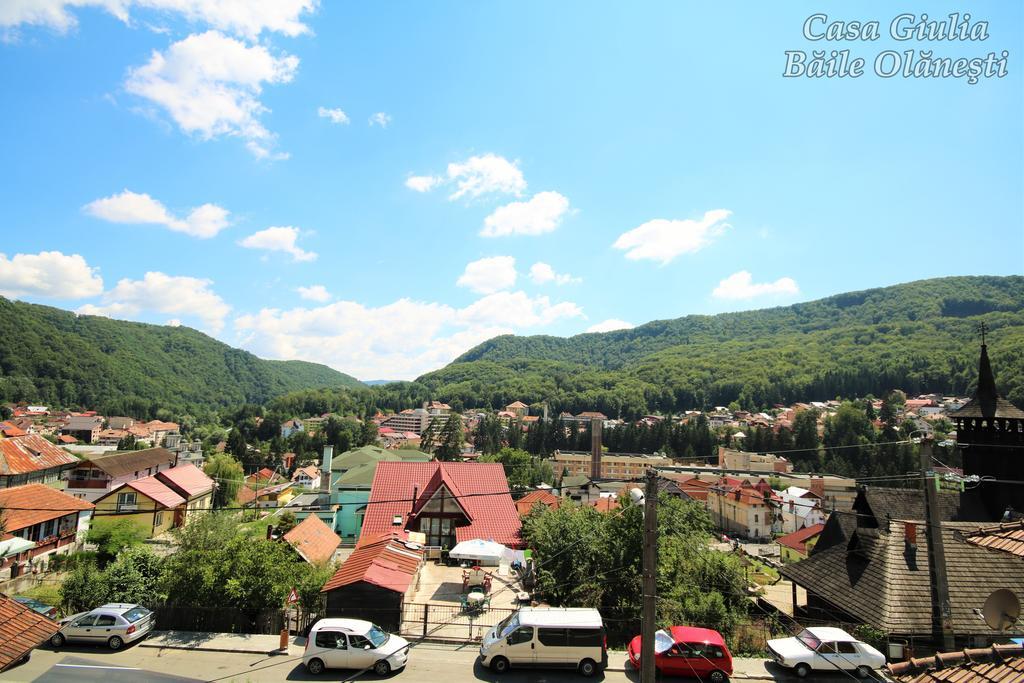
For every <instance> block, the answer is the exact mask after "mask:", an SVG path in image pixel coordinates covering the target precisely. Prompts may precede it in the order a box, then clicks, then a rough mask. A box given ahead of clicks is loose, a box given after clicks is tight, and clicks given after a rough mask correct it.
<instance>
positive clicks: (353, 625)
mask: <svg viewBox="0 0 1024 683" xmlns="http://www.w3.org/2000/svg"><path fill="white" fill-rule="evenodd" d="M408 658H409V641H407V640H406V639H405V638H402V637H400V636H394V635H391V634H390V633H387V632H386V631H384V630H383V629H381V628H380V627H379V626H377V625H376V624H373V623H371V622H369V621H363V620H361V619H321V620H320V621H318V622H316V623H315V624H313V628H311V629H310V631H309V639H308V640H307V641H306V651H305V653H304V654H303V655H302V663H303V664H305V665H306V669H307V670H308V671H309V673H311V674H314V675H316V674H320V673H323V671H324V670H325V669H364V670H369V669H373V672H374V673H375V674H377V675H378V676H387V675H388V674H390V673H391V672H392V671H397V670H399V669H402V668H404V667H405V663H406V661H407V660H408Z"/></svg>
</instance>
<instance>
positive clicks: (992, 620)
mask: <svg viewBox="0 0 1024 683" xmlns="http://www.w3.org/2000/svg"><path fill="white" fill-rule="evenodd" d="M981 614H982V616H983V617H984V618H985V623H986V624H988V625H989V627H991V628H992V629H993V630H996V631H1005V630H1006V629H1008V628H1010V627H1011V626H1013V625H1014V624H1015V623H1016V622H1017V618H1018V617H1019V616H1020V600H1018V599H1017V596H1016V595H1014V594H1013V592H1012V591H1009V590H1007V589H1005V588H1000V589H999V590H997V591H994V592H993V593H992V594H991V595H989V596H988V599H987V600H985V607H984V608H982V610H981Z"/></svg>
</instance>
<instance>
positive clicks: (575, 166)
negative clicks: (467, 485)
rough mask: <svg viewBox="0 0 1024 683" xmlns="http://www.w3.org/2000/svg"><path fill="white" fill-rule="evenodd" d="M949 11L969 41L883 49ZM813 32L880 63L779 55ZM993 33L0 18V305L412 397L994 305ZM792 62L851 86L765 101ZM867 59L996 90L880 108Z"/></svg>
mask: <svg viewBox="0 0 1024 683" xmlns="http://www.w3.org/2000/svg"><path fill="white" fill-rule="evenodd" d="M719 4H721V3H719ZM80 5H84V6H80ZM955 11H959V12H964V11H969V12H970V13H971V14H972V20H975V21H977V20H984V21H987V22H988V38H987V39H986V40H984V41H973V42H972V41H965V42H959V41H943V42H927V41H914V40H912V41H906V42H901V43H896V42H894V41H892V40H891V39H889V38H888V35H887V33H888V25H889V22H890V21H891V20H892V19H893V17H894V16H896V15H897V14H899V13H912V14H915V15H920V14H921V13H927V14H928V15H929V16H930V17H931V18H943V17H945V15H946V14H947V13H949V12H955ZM816 12H828V13H829V14H830V15H831V16H830V20H846V21H850V20H860V21H871V20H875V21H878V22H879V23H880V32H881V34H882V38H881V39H879V40H876V41H842V42H825V41H821V42H813V43H812V42H810V41H808V40H806V39H805V38H804V37H803V35H802V30H803V25H804V21H805V19H807V17H808V16H809V15H811V14H814V13H816ZM1022 27H1024V17H1022V6H1021V5H1020V3H996V2H992V3H974V4H970V5H968V4H966V3H964V4H943V3H927V4H921V3H913V4H906V5H901V6H899V7H893V6H892V5H891V3H857V4H850V5H849V6H848V9H843V8H842V6H840V5H838V4H835V3H827V4H824V3H823V4H803V5H801V4H798V3H779V4H777V5H772V6H769V4H768V3H758V4H756V5H755V4H754V3H744V4H742V5H741V4H734V5H727V6H723V7H718V6H714V7H712V6H710V4H703V5H697V4H695V3H694V4H690V3H682V2H666V3H644V4H639V5H638V4H637V3H628V4H627V3H619V4H615V5H612V4H605V5H594V4H593V3H584V2H561V3H541V2H533V3H524V2H515V3H513V2H495V3H474V4H471V3H454V2H450V3H442V2H435V3H390V4H369V3H365V4H363V3H361V4H355V3H340V2H333V3H326V2H322V3H320V4H317V3H316V2H315V0H277V1H273V2H271V1H268V2H265V3H263V2H256V1H255V0H254V1H253V2H238V3H233V2H230V1H220V2H215V1H213V0H118V1H115V0H80V2H76V3H74V4H72V3H66V2H63V1H62V0H47V1H46V2H39V1H35V2H29V1H27V0H12V1H9V2H6V3H4V5H3V6H2V7H0V38H2V41H0V66H2V68H0V85H2V90H0V92H2V93H3V104H4V106H3V108H2V110H0V111H2V113H0V121H2V123H3V131H4V133H3V151H4V154H3V157H4V160H5V163H4V164H2V166H0V225H2V226H3V234H4V239H3V242H2V246H0V253H2V254H3V257H2V258H0V293H2V294H3V295H5V296H10V297H13V298H18V299H22V300H25V301H32V302H38V303H46V304H50V305H54V306H59V307H62V308H67V309H71V310H77V311H79V312H82V313H91V314H102V315H109V316H112V317H116V318H124V319H131V320H141V321H146V322H153V323H157V324H184V325H189V326H193V327H196V328H198V329H201V330H203V331H205V332H208V333H210V334H212V335H214V336H216V337H217V338H219V339H222V340H224V341H225V342H228V343H230V344H233V345H236V346H241V347H243V348H246V349H249V350H251V351H253V352H255V353H257V354H259V355H261V356H263V357H269V358H302V359H306V360H313V361H319V362H323V363H327V364H329V365H331V366H332V367H335V368H337V369H339V370H342V371H344V372H348V373H350V374H353V375H355V376H357V377H359V378H360V379H378V378H385V379H411V378H414V377H416V376H417V375H419V374H421V373H423V372H425V371H428V370H431V369H434V368H437V367H440V366H443V365H444V364H445V363H447V362H448V361H450V360H451V359H452V358H454V357H455V356H456V355H458V354H459V353H461V352H462V351H465V350H466V349H468V348H470V347H471V346H473V345H474V344H476V343H479V342H480V341H483V340H484V339H487V338H488V337H490V336H493V335H495V334H500V333H506V332H516V333H519V334H539V333H544V334H556V335H571V334H576V333H579V332H583V331H586V330H588V329H609V328H613V327H615V326H617V325H618V326H623V325H627V324H634V325H635V324H642V323H644V322H647V321H649V320H654V319H662V318H673V317H678V316H682V315H686V314H691V313H702V314H710V313H717V312H721V311H727V310H742V309H749V308H760V307H765V306H775V305H784V304H789V303H793V302H796V301H805V300H809V299H815V298H819V297H822V296H827V295H830V294H834V293H838V292H843V291H849V290H855V289H863V288H868V287H876V286H883V285H889V284H895V283H898V282H906V281H911V280H917V279H921V278H928V277H939V276H945V275H961V274H992V275H1002V274H1014V273H1018V274H1019V273H1021V272H1022V270H1024V268H1022V266H1024V135H1022V131H1024V125H1022V121H1024V84H1022V81H1021V69H1022V68H1024V62H1022V61H1021V60H1024V29H1022ZM821 48H824V49H826V50H832V49H849V50H850V51H851V53H853V56H862V57H864V58H865V59H866V60H867V69H868V71H869V73H867V74H865V75H864V76H862V77H861V78H858V79H808V78H793V79H787V78H783V77H782V72H783V67H784V65H785V56H784V52H785V51H786V50H806V51H808V52H809V51H810V50H812V49H821ZM888 49H897V50H899V51H901V52H902V51H903V50H906V49H913V50H928V49H931V50H933V51H934V53H935V55H936V56H948V57H968V58H971V57H984V56H985V55H986V54H988V53H989V52H995V53H997V54H1001V52H1002V51H1003V50H1006V51H1007V52H1008V54H1009V56H1008V59H1007V75H1006V76H1005V77H1003V78H987V79H981V80H980V81H979V82H978V83H976V84H974V85H971V84H968V83H967V82H966V81H965V80H964V79H957V78H925V79H913V78H902V77H895V78H891V79H883V78H879V77H878V76H876V75H874V74H872V73H870V70H871V64H872V61H873V59H874V57H875V55H877V54H878V53H879V52H881V51H882V50H888Z"/></svg>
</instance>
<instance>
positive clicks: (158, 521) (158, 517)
mask: <svg viewBox="0 0 1024 683" xmlns="http://www.w3.org/2000/svg"><path fill="white" fill-rule="evenodd" d="M163 523H164V511H163V510H161V511H160V512H158V513H156V514H155V515H153V526H161V525H162V524H163Z"/></svg>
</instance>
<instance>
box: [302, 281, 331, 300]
mask: <svg viewBox="0 0 1024 683" xmlns="http://www.w3.org/2000/svg"><path fill="white" fill-rule="evenodd" d="M295 291H296V292H298V293H299V296H301V297H302V298H303V299H306V300H307V301H318V302H320V303H325V302H327V301H330V300H331V294H330V292H328V291H327V288H326V287H324V286H323V285H310V286H309V287H296V288H295Z"/></svg>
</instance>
